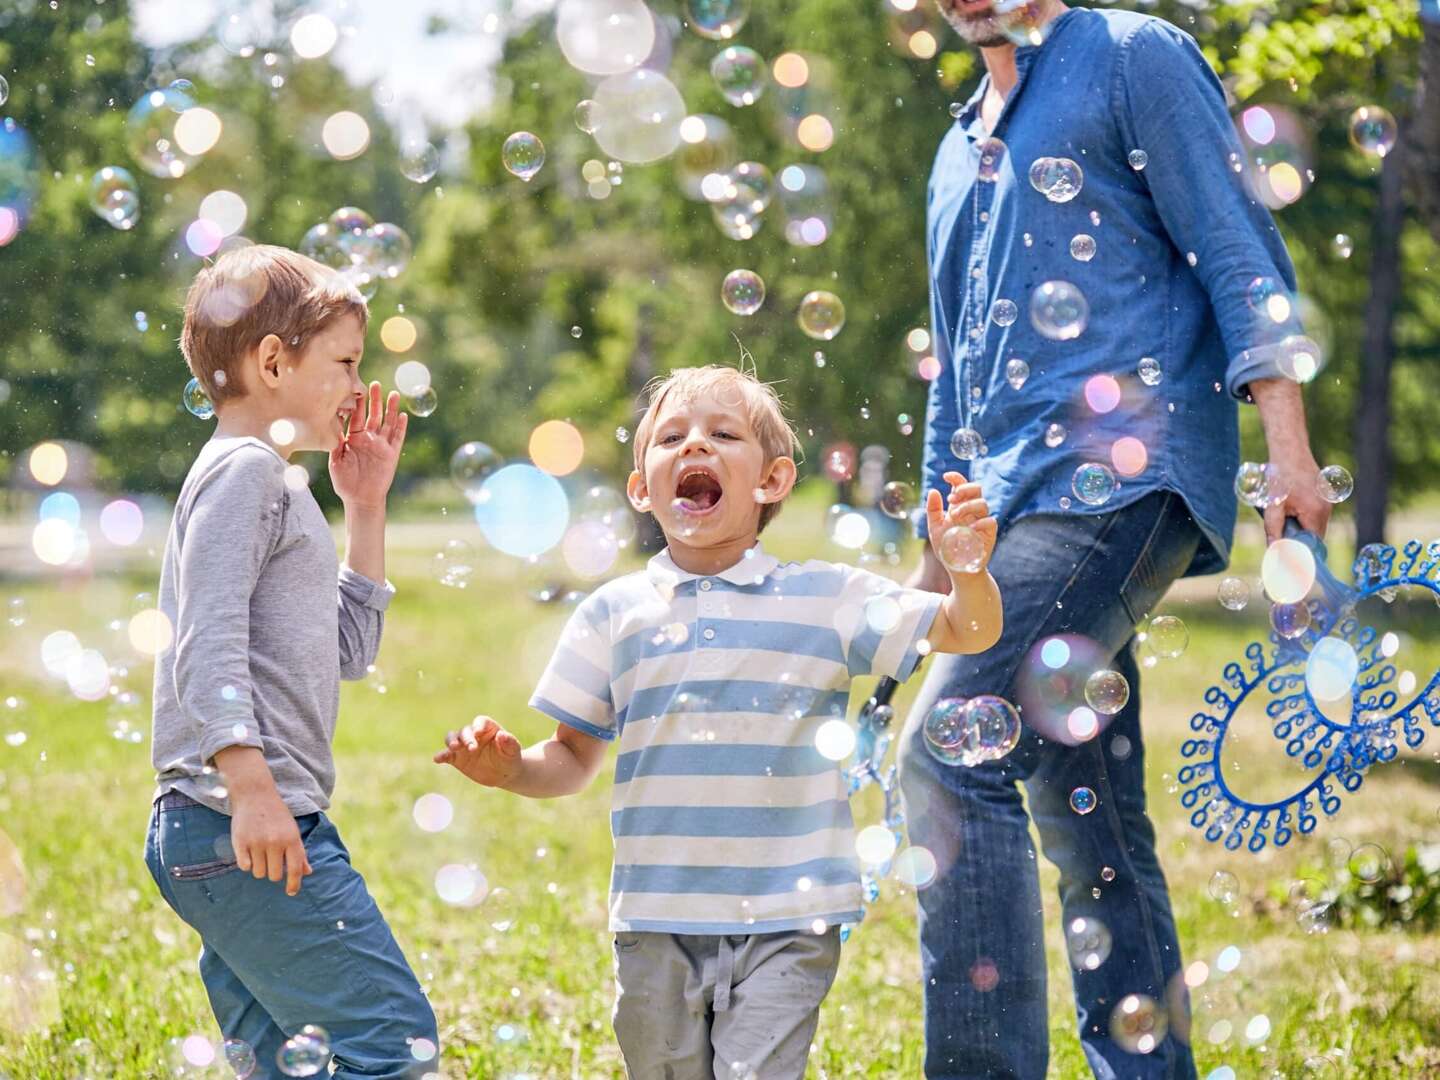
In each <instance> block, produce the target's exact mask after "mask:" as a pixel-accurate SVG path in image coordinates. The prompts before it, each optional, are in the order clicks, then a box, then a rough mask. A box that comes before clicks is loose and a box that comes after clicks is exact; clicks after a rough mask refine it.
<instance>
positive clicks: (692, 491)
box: [675, 469, 725, 514]
mask: <svg viewBox="0 0 1440 1080" xmlns="http://www.w3.org/2000/svg"><path fill="white" fill-rule="evenodd" d="M724 496H725V492H724V491H723V490H722V489H721V487H720V481H719V480H717V479H716V478H715V475H714V474H713V473H711V472H710V471H709V470H708V469H690V470H687V471H686V472H684V473H682V474H681V475H680V482H679V483H678V484H676V485H675V502H676V504H677V505H678V506H679V507H680V509H681V510H683V511H685V513H687V514H708V513H709V512H710V511H711V510H713V509H715V507H716V506H717V505H719V503H720V500H721V499H722V498H724Z"/></svg>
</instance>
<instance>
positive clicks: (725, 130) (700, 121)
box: [581, 102, 736, 202]
mask: <svg viewBox="0 0 1440 1080" xmlns="http://www.w3.org/2000/svg"><path fill="white" fill-rule="evenodd" d="M581 104H585V103H584V102H582V103H581ZM591 104H593V103H591ZM735 156H736V152H735V134H734V132H733V131H731V130H730V125H729V124H727V123H726V122H725V121H724V120H721V119H720V118H719V117H718V116H710V115H708V114H705V113H700V114H697V115H695V116H687V117H686V118H685V119H684V120H682V121H681V122H680V147H679V149H678V150H677V151H676V152H675V176H676V179H677V180H679V182H680V190H681V191H682V192H683V193H684V194H685V197H686V198H687V199H704V200H705V201H707V202H714V201H717V200H718V199H723V198H724V197H725V196H726V195H727V194H729V184H728V183H727V176H726V174H727V173H728V172H729V170H730V167H731V166H732V165H734V164H735Z"/></svg>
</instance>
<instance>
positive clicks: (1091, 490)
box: [1070, 461, 1120, 506]
mask: <svg viewBox="0 0 1440 1080" xmlns="http://www.w3.org/2000/svg"><path fill="white" fill-rule="evenodd" d="M1119 486H1120V485H1119V482H1118V481H1116V479H1115V473H1114V472H1113V471H1112V470H1111V468H1110V466H1108V465H1102V464H1100V462H1098V461H1087V462H1086V463H1085V464H1083V465H1081V466H1079V467H1078V468H1077V469H1076V470H1075V475H1074V476H1073V477H1071V479H1070V488H1071V490H1072V491H1074V492H1075V497H1076V498H1077V499H1079V500H1080V501H1081V502H1083V503H1084V504H1085V505H1086V506H1104V505H1105V504H1106V503H1107V502H1109V501H1110V497H1111V496H1112V495H1114V494H1115V490H1116V488H1118V487H1119Z"/></svg>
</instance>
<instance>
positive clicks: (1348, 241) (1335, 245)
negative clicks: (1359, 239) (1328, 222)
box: [1330, 232, 1355, 259]
mask: <svg viewBox="0 0 1440 1080" xmlns="http://www.w3.org/2000/svg"><path fill="white" fill-rule="evenodd" d="M1330 250H1331V251H1333V252H1335V254H1336V255H1337V256H1338V257H1339V258H1342V259H1348V258H1350V256H1351V255H1353V254H1355V240H1354V239H1353V238H1352V237H1351V236H1350V234H1349V233H1343V232H1342V233H1336V234H1335V235H1334V237H1333V238H1332V239H1331V240H1330Z"/></svg>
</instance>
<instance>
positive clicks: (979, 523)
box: [925, 472, 998, 591]
mask: <svg viewBox="0 0 1440 1080" xmlns="http://www.w3.org/2000/svg"><path fill="white" fill-rule="evenodd" d="M944 479H945V482H946V483H947V484H949V485H950V498H949V506H948V508H942V498H941V495H940V492H939V491H937V490H935V489H933V488H932V489H931V490H930V493H929V495H927V496H926V499H925V522H926V525H927V526H928V528H929V531H930V548H931V550H932V551H933V552H934V554H935V557H936V559H937V561H940V563H941V565H942V567H943V565H944V560H942V559H940V544H941V542H942V541H943V540H944V538H945V534H946V533H947V532H949V531H950V530H951V529H955V528H960V527H965V528H968V529H971V530H973V531H974V532H975V534H976V535H977V536H978V537H979V538H980V542H981V544H982V545H983V549H982V550H981V552H980V553H979V565H978V566H977V567H976V568H975V572H976V573H982V572H983V571H984V570H985V568H986V567H987V566H989V565H990V556H991V555H993V554H994V552H995V534H996V530H997V528H998V523H997V522H996V521H995V519H994V518H993V517H991V516H990V507H989V506H988V505H987V504H986V502H985V500H984V499H983V498H981V496H980V485H979V484H976V483H968V482H966V480H965V477H963V476H961V475H960V474H959V473H958V472H947V473H946V474H945V477H944ZM935 591H938V590H935ZM947 591H948V590H947Z"/></svg>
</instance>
